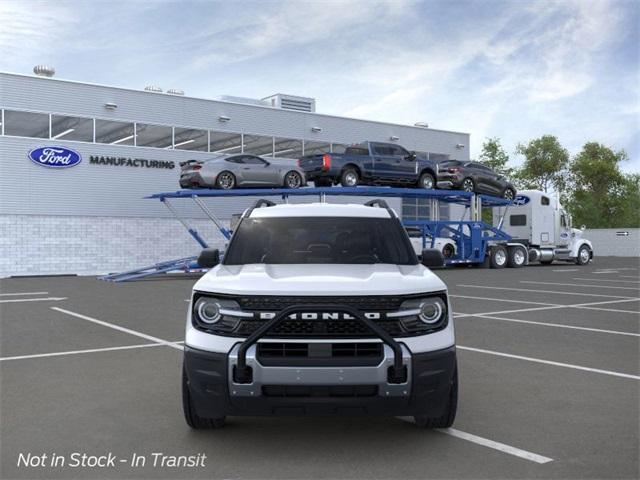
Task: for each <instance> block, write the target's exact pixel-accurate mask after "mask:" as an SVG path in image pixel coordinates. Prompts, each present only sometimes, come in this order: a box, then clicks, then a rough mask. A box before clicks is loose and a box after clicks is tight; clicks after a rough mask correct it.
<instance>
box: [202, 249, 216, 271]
mask: <svg viewBox="0 0 640 480" xmlns="http://www.w3.org/2000/svg"><path fill="white" fill-rule="evenodd" d="M219 263H220V250H218V249H217V248H205V249H203V250H202V251H201V252H200V255H199V256H198V266H199V267H202V268H213V267H215V266H216V265H218V264H219Z"/></svg>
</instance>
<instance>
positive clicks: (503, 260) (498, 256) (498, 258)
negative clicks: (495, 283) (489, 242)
mask: <svg viewBox="0 0 640 480" xmlns="http://www.w3.org/2000/svg"><path fill="white" fill-rule="evenodd" d="M508 258H509V257H508V255H507V249H506V248H504V247H503V246H502V245H495V246H493V247H491V258H490V260H489V265H490V266H491V268H504V267H505V266H506V265H507V259H508Z"/></svg>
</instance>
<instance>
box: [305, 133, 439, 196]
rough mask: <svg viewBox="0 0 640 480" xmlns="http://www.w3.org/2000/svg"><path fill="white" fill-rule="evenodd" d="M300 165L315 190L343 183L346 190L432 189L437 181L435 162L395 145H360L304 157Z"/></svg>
mask: <svg viewBox="0 0 640 480" xmlns="http://www.w3.org/2000/svg"><path fill="white" fill-rule="evenodd" d="M298 164H299V166H300V168H302V169H303V170H304V172H305V174H306V177H307V180H309V181H313V182H314V184H315V185H316V187H328V186H331V185H333V184H337V183H340V184H341V185H342V186H343V187H355V186H357V185H394V186H405V187H418V188H426V189H432V188H435V187H436V179H437V178H438V166H437V163H436V162H433V161H431V160H429V159H428V158H426V157H425V156H423V155H419V154H416V153H415V152H409V151H408V150H406V149H404V148H403V147H401V146H400V145H395V144H393V143H378V142H364V143H359V144H357V145H351V146H349V147H347V149H346V150H345V152H344V153H342V154H337V153H325V154H317V155H308V156H305V157H302V158H301V159H300V160H299V161H298Z"/></svg>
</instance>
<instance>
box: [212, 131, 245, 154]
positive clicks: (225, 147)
mask: <svg viewBox="0 0 640 480" xmlns="http://www.w3.org/2000/svg"><path fill="white" fill-rule="evenodd" d="M209 151H210V152H211V153H220V154H231V153H242V135H240V134H239V133H229V132H213V131H212V132H209Z"/></svg>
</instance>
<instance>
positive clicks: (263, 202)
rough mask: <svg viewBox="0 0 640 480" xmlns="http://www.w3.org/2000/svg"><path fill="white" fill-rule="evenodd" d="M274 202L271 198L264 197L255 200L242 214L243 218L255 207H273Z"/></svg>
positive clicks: (249, 214)
mask: <svg viewBox="0 0 640 480" xmlns="http://www.w3.org/2000/svg"><path fill="white" fill-rule="evenodd" d="M275 205H276V204H275V203H274V202H272V201H271V200H266V199H264V198H261V199H260V200H257V201H256V203H254V204H253V206H252V207H250V208H249V209H248V210H247V213H246V214H245V215H244V217H245V218H248V217H250V216H251V213H252V212H253V211H254V210H255V209H256V208H261V207H274V206H275Z"/></svg>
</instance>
